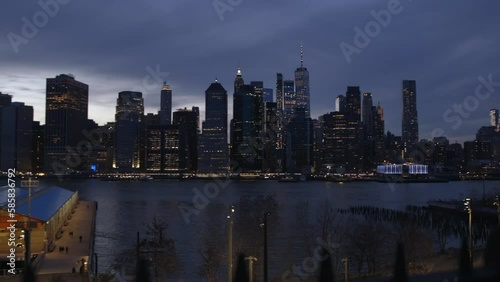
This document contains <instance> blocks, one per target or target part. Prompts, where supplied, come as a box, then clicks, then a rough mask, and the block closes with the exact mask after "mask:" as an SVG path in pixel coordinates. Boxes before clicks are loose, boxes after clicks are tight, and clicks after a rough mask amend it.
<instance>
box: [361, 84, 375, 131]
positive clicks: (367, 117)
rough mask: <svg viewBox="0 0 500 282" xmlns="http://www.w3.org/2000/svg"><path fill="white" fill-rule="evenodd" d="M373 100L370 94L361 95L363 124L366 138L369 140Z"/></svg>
mask: <svg viewBox="0 0 500 282" xmlns="http://www.w3.org/2000/svg"><path fill="white" fill-rule="evenodd" d="M374 114H375V113H374V112H373V99H372V93H369V92H365V93H363V124H364V125H365V129H366V131H365V132H366V137H367V138H368V139H369V140H371V139H372V138H373V130H374V129H373V125H374V121H373V118H374Z"/></svg>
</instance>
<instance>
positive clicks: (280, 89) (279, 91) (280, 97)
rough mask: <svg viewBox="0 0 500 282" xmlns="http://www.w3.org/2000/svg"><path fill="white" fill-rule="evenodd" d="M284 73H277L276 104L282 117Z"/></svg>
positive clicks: (279, 115) (279, 116)
mask: <svg viewBox="0 0 500 282" xmlns="http://www.w3.org/2000/svg"><path fill="white" fill-rule="evenodd" d="M283 100H284V97H283V75H282V74H281V73H277V74H276V105H277V110H278V118H281V115H282V113H283V107H284V103H283Z"/></svg>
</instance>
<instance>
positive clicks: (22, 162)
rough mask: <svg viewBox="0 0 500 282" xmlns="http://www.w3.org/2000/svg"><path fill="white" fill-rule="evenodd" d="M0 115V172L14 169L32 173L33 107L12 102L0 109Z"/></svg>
mask: <svg viewBox="0 0 500 282" xmlns="http://www.w3.org/2000/svg"><path fill="white" fill-rule="evenodd" d="M0 114H1V118H0V120H1V122H2V123H1V125H0V127H1V128H2V135H1V136H0V146H1V148H2V151H1V155H0V163H1V170H2V171H7V170H8V169H10V168H15V169H16V171H19V172H32V169H33V167H32V158H33V107H32V106H26V105H24V103H20V102H13V103H11V104H10V105H9V106H5V107H1V108H0Z"/></svg>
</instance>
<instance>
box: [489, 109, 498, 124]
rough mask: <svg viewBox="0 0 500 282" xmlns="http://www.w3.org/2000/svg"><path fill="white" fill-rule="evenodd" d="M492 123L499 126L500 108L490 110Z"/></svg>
mask: <svg viewBox="0 0 500 282" xmlns="http://www.w3.org/2000/svg"><path fill="white" fill-rule="evenodd" d="M490 125H491V126H494V127H498V109H491V110H490Z"/></svg>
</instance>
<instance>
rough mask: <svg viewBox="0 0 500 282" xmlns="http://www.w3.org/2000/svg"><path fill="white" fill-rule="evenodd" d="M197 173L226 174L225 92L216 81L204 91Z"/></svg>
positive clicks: (227, 161)
mask: <svg viewBox="0 0 500 282" xmlns="http://www.w3.org/2000/svg"><path fill="white" fill-rule="evenodd" d="M198 158H199V161H198V171H199V172H201V173H227V172H228V169H229V167H228V166H229V153H228V146H227V91H226V89H224V87H222V85H221V84H220V83H219V82H218V81H217V80H216V81H215V82H214V83H212V84H210V86H209V87H208V88H207V90H206V91H205V121H204V122H203V131H202V134H201V136H200V147H199V151H198Z"/></svg>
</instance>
